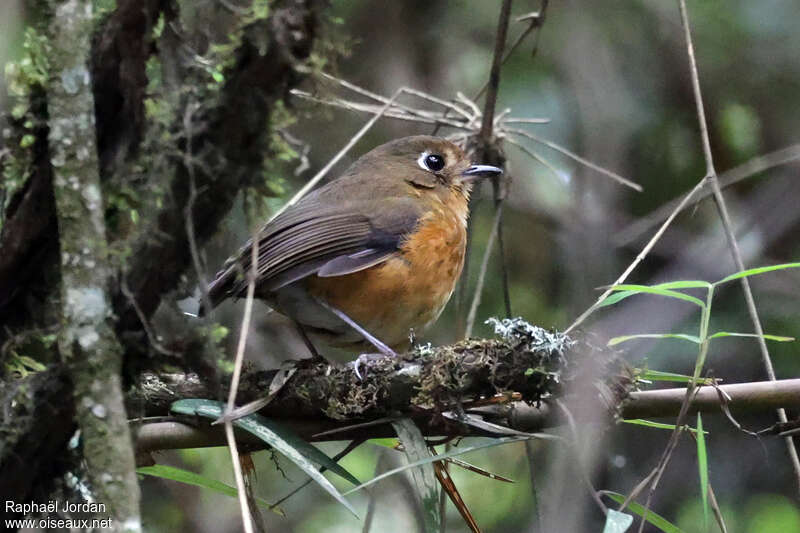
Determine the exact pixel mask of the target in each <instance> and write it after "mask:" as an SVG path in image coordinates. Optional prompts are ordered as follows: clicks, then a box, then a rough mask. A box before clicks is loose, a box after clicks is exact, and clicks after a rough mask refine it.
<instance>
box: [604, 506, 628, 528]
mask: <svg viewBox="0 0 800 533" xmlns="http://www.w3.org/2000/svg"><path fill="white" fill-rule="evenodd" d="M631 524H633V516H631V515H629V514H626V513H620V512H619V511H615V510H614V509H609V510H608V514H607V515H606V525H605V527H603V533H625V531H627V530H628V528H629V527H631Z"/></svg>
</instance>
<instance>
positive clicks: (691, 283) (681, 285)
mask: <svg viewBox="0 0 800 533" xmlns="http://www.w3.org/2000/svg"><path fill="white" fill-rule="evenodd" d="M653 287H655V288H656V289H710V288H711V283H709V282H707V281H702V280H684V281H668V282H666V283H659V284H658V285H653Z"/></svg>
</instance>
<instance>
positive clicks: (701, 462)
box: [697, 413, 708, 531]
mask: <svg viewBox="0 0 800 533" xmlns="http://www.w3.org/2000/svg"><path fill="white" fill-rule="evenodd" d="M697 467H698V469H699V470H700V493H701V495H702V499H703V519H704V521H705V529H706V531H708V455H707V453H706V436H705V434H704V433H703V419H702V417H701V416H700V413H697Z"/></svg>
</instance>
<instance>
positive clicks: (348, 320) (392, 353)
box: [314, 298, 397, 379]
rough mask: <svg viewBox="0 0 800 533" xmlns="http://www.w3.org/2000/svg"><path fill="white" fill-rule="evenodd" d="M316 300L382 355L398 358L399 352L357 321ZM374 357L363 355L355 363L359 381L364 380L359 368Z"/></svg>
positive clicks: (317, 299)
mask: <svg viewBox="0 0 800 533" xmlns="http://www.w3.org/2000/svg"><path fill="white" fill-rule="evenodd" d="M314 299H315V300H316V301H317V303H319V304H320V305H321V306H322V307H324V308H325V309H327V310H328V311H330V312H331V313H333V314H334V315H336V316H337V317H339V318H340V319H341V320H342V321H343V322H344V323H345V324H347V325H348V326H350V327H351V328H353V329H354V330H356V331H357V332H358V333H359V334H360V335H361V336H362V337H364V339H366V340H367V341H368V342H369V343H370V344H372V345H373V346H374V347H375V348H377V349H378V351H379V352H380V353H381V354H382V355H388V356H392V357H397V352H395V351H394V350H392V349H391V348H389V347H388V346H387V345H386V344H384V343H383V342H382V341H381V340H380V339H378V338H377V337H375V336H374V335H372V334H371V333H370V332H369V331H367V330H366V329H364V328H363V327H361V326H360V325H359V324H358V323H357V322H356V321H355V320H353V319H352V318H350V317H349V316H347V315H346V314H345V313H344V312H342V311H340V310H339V309H336V308H335V307H333V306H332V305H329V304H328V303H327V302H324V301H322V300H321V299H319V298H314ZM374 355H377V354H368V353H362V354H361V355H359V356H358V358H357V359H356V360H355V361H353V367H354V370H355V373H356V376H358V379H363V378H362V376H361V373H360V372H359V367H360V366H361V364H362V363H369V359H370V357H371V356H374ZM365 367H366V365H365Z"/></svg>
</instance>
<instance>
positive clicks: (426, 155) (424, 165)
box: [417, 150, 445, 174]
mask: <svg viewBox="0 0 800 533" xmlns="http://www.w3.org/2000/svg"><path fill="white" fill-rule="evenodd" d="M434 157H435V158H436V159H437V160H438V162H440V163H441V166H439V165H437V166H438V168H431V166H430V162H429V161H428V160H429V159H431V158H434ZM417 164H418V165H419V167H420V168H421V169H422V170H427V171H428V172H433V173H434V174H435V173H437V172H439V171H440V170H442V169H443V168H444V166H445V161H444V156H443V155H440V154H435V153H434V154H432V153H430V152H428V151H427V150H426V151H424V152H422V153H421V154H419V158H418V159H417Z"/></svg>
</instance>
